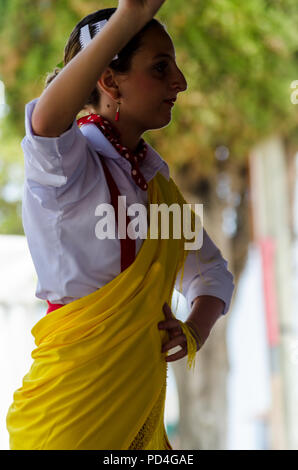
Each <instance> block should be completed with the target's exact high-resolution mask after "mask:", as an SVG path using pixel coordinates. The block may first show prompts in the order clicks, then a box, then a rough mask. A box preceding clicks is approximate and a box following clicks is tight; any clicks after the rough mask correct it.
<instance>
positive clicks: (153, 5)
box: [117, 0, 166, 22]
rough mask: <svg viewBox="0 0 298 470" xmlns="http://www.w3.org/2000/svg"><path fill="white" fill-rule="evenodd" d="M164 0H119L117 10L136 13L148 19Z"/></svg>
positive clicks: (139, 16)
mask: <svg viewBox="0 0 298 470" xmlns="http://www.w3.org/2000/svg"><path fill="white" fill-rule="evenodd" d="M165 1H166V0H119V1H118V8H117V10H121V11H124V10H125V12H126V13H127V12H129V13H133V14H137V17H138V18H139V19H140V18H143V19H145V21H146V22H148V21H150V20H151V19H152V18H153V17H154V15H155V14H156V12H157V11H158V10H159V9H160V7H161V6H162V4H163V3H165Z"/></svg>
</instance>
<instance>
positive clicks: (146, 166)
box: [80, 124, 170, 181]
mask: <svg viewBox="0 0 298 470" xmlns="http://www.w3.org/2000/svg"><path fill="white" fill-rule="evenodd" d="M80 131H81V132H82V134H83V135H84V136H85V137H86V139H87V140H88V142H89V143H90V144H91V146H92V147H93V149H94V150H96V151H97V152H99V153H100V154H101V155H103V156H104V157H105V158H111V159H112V160H117V163H118V164H119V165H120V166H121V167H122V168H124V169H125V170H127V171H129V172H130V169H131V165H130V163H129V162H127V161H126V160H125V159H124V158H123V157H122V156H121V155H120V154H119V153H118V152H117V150H116V149H115V147H114V146H113V145H112V144H111V142H110V141H109V140H108V139H107V138H106V137H105V136H104V135H103V133H102V132H101V131H100V130H99V129H98V128H97V126H96V125H94V124H83V125H82V126H81V127H80ZM146 145H147V147H148V149H147V155H146V158H145V160H144V161H143V162H142V163H141V164H140V170H141V171H142V174H143V175H144V177H145V179H146V181H150V180H151V179H152V178H153V177H154V176H155V175H156V173H157V172H160V173H161V174H162V175H163V176H164V177H165V178H166V179H167V180H168V181H169V179H170V171H169V167H168V164H167V163H166V162H165V161H164V160H163V159H162V158H161V156H160V155H159V154H158V153H157V152H156V151H155V150H154V148H153V147H151V145H149V144H148V143H147V142H146Z"/></svg>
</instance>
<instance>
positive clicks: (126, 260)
mask: <svg viewBox="0 0 298 470" xmlns="http://www.w3.org/2000/svg"><path fill="white" fill-rule="evenodd" d="M98 155H99V157H100V159H101V163H102V167H103V170H104V172H105V176H106V180H107V183H108V187H109V190H110V194H111V203H112V205H113V207H114V211H115V218H116V222H118V196H121V194H120V191H119V189H118V187H117V185H116V183H115V181H114V179H113V177H112V175H111V173H110V171H109V169H108V167H107V165H106V164H105V162H104V159H103V158H102V156H101V155H100V154H98ZM129 222H130V219H129V217H128V215H127V212H126V237H125V238H120V250H121V272H122V271H124V270H125V269H126V268H128V267H129V266H130V265H131V264H132V263H133V262H134V259H135V255H136V241H135V240H133V239H131V238H129V237H127V227H128V224H129ZM47 303H48V305H49V308H48V310H47V312H46V314H48V313H50V312H53V311H54V310H57V308H60V307H63V304H52V303H51V302H50V301H49V300H47Z"/></svg>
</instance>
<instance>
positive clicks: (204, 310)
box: [7, 0, 233, 450]
mask: <svg viewBox="0 0 298 470" xmlns="http://www.w3.org/2000/svg"><path fill="white" fill-rule="evenodd" d="M163 3H164V1H162V0H147V1H146V0H144V1H141V0H119V2H118V8H117V9H115V8H111V9H105V10H99V11H97V12H95V13H93V14H91V15H88V16H87V17H86V18H84V19H83V20H81V21H80V22H79V23H78V25H77V26H76V27H75V28H74V30H73V32H72V33H71V36H70V38H69V41H68V43H67V45H66V48H65V54H64V68H63V69H62V71H61V72H60V73H59V74H55V75H54V77H51V78H50V79H49V81H48V86H47V87H46V89H45V90H44V92H43V93H42V95H41V96H40V98H39V99H35V100H33V101H32V102H30V103H29V104H28V105H27V106H26V137H25V138H24V140H23V142H22V146H23V150H24V155H25V175H26V181H25V190H24V200H23V224H24V230H25V233H26V236H27V240H28V245H29V249H30V251H31V255H32V259H33V262H34V264H35V268H36V271H37V274H38V286H37V291H36V295H37V297H39V298H41V299H44V300H47V302H48V311H47V313H48V314H47V315H45V317H44V318H42V319H41V320H40V321H39V322H38V323H37V324H36V325H35V326H34V328H33V329H32V333H33V336H34V338H35V343H36V346H37V348H36V349H35V350H34V351H33V353H32V358H33V359H34V361H33V364H32V367H31V369H30V371H29V372H28V374H27V375H26V376H25V377H24V379H23V385H22V387H21V388H20V389H18V390H17V391H16V392H15V394H14V401H13V403H12V405H11V407H10V409H9V411H8V415H7V427H8V431H9V434H10V446H11V449H94V450H96V449H155V450H162V449H171V445H170V443H169V441H168V438H167V435H166V432H165V428H164V404H165V393H166V371H167V363H168V362H170V361H175V360H178V359H180V358H182V357H184V356H186V355H188V358H189V360H190V362H189V365H190V364H191V362H192V360H193V358H194V355H195V353H196V351H197V350H198V349H199V348H200V347H202V345H203V344H204V342H205V341H206V339H207V337H208V335H209V333H210V331H211V328H212V327H213V325H214V323H215V322H216V320H217V319H218V318H219V317H220V316H221V315H222V314H225V313H226V312H227V311H228V308H229V305H230V300H231V296H232V292H233V276H232V274H231V273H230V272H229V271H228V269H227V262H226V261H225V260H224V259H223V258H222V255H221V253H220V251H219V249H218V248H217V247H216V246H215V245H214V243H213V242H212V241H211V240H210V238H209V237H208V235H207V233H206V232H205V231H204V232H203V234H204V237H203V245H202V247H201V249H200V250H192V251H187V250H185V244H184V243H185V239H184V237H183V236H182V237H180V239H178V238H175V237H173V236H172V237H169V238H168V239H164V238H162V237H160V236H159V237H158V238H157V239H154V238H153V237H152V238H151V237H150V236H147V238H146V239H141V238H136V239H134V238H133V237H129V236H124V237H121V236H119V237H117V236H116V238H114V239H113V238H111V237H110V238H105V239H101V237H98V233H97V231H96V225H97V222H98V220H99V219H98V212H97V210H98V209H97V208H98V206H99V205H100V204H104V203H106V204H110V205H112V206H113V207H114V210H115V216H116V220H118V223H119V219H117V215H119V214H118V207H117V200H119V199H118V197H119V196H120V195H121V196H123V195H124V196H126V199H127V206H130V205H131V204H134V203H139V204H143V206H144V207H146V208H147V207H149V204H162V203H163V204H166V205H167V206H169V205H171V204H173V203H178V204H179V205H180V207H181V208H182V206H183V204H186V201H185V200H184V199H183V197H182V195H181V193H180V192H179V190H178V188H177V187H176V185H175V184H174V182H173V180H172V178H170V175H169V168H168V165H167V164H166V162H165V161H164V160H163V159H162V158H161V157H160V156H159V155H158V153H157V152H156V151H155V150H154V149H153V148H152V147H151V146H150V145H149V144H147V143H146V142H145V141H144V140H143V139H142V137H141V136H142V134H143V133H144V132H145V131H147V130H149V129H160V128H162V127H165V126H166V125H167V124H169V122H170V120H171V109H172V106H173V104H174V101H175V100H176V98H177V95H178V93H181V92H183V91H185V90H186V88H187V83H186V80H185V77H184V75H183V73H182V72H181V70H180V69H179V68H178V66H177V64H176V59H175V50H174V46H173V43H172V40H171V38H170V36H169V34H168V33H167V32H166V30H165V28H164V27H163V25H162V24H161V23H159V22H158V21H157V20H156V19H154V18H153V17H154V15H155V13H156V12H157V11H158V9H159V8H160V7H161V5H162V4H163ZM56 75H57V76H56ZM53 78H55V79H53ZM82 110H85V111H87V113H89V114H88V115H87V116H86V117H83V118H81V119H80V120H78V122H77V121H76V118H77V115H78V113H79V112H80V111H82ZM191 218H192V227H195V222H196V220H195V214H194V212H192V213H191ZM112 219H113V217H112ZM114 220H115V218H114ZM129 222H130V219H129V217H128V216H125V217H124V224H125V227H126V228H128V225H129ZM152 228H154V227H152V221H151V224H150V220H149V228H148V234H150V233H151V230H152ZM172 228H173V227H172ZM201 230H203V229H201ZM170 233H171V232H170ZM148 234H147V235H148ZM143 238H145V237H143ZM175 286H176V287H177V288H178V289H179V290H180V291H181V292H182V293H183V294H184V295H185V296H186V298H187V302H188V306H189V310H190V313H189V316H188V319H187V321H186V322H185V323H184V322H181V321H179V320H177V319H176V318H175V316H174V314H173V312H172V311H171V308H170V305H171V299H172V293H173V289H174V287H175ZM176 346H179V347H180V349H179V351H178V352H175V353H174V354H171V355H167V353H168V351H169V350H170V349H172V348H173V347H176Z"/></svg>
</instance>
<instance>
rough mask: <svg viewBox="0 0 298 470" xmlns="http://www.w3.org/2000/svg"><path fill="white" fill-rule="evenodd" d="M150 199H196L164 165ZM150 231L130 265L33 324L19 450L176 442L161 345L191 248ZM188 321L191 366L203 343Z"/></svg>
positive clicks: (14, 431) (17, 400)
mask: <svg viewBox="0 0 298 470" xmlns="http://www.w3.org/2000/svg"><path fill="white" fill-rule="evenodd" d="M149 201H150V203H155V204H161V203H166V204H168V205H171V204H172V203H177V202H178V203H179V204H185V203H186V201H185V200H184V199H183V197H182V195H181V194H180V192H179V190H178V188H177V187H176V185H175V183H174V182H173V180H172V179H171V180H170V182H167V181H166V180H165V178H164V177H163V176H162V175H161V174H159V173H158V174H157V175H156V176H155V178H154V179H153V180H151V181H150V183H149ZM192 215H193V213H192ZM149 233H150V225H149V229H148V236H147V239H146V240H144V242H143V244H142V247H141V249H140V251H139V253H138V255H137V257H136V259H135V261H134V262H133V263H132V264H131V265H130V266H129V267H128V268H127V269H126V270H125V271H123V272H122V273H120V274H119V275H118V276H117V277H116V278H115V279H113V280H112V281H111V282H109V283H108V284H106V285H105V286H103V287H101V288H100V289H98V290H97V291H95V292H93V293H92V294H89V295H87V296H85V297H83V298H81V299H78V300H75V301H74V302H72V303H70V304H67V305H65V306H63V307H61V308H59V309H57V310H55V311H53V312H51V313H50V314H49V315H47V316H45V317H43V318H42V319H41V320H40V321H39V322H38V323H37V324H36V325H35V326H34V327H33V329H32V334H33V336H34V338H35V344H36V346H37V348H36V349H34V351H33V352H32V358H33V359H34V361H33V364H32V366H31V369H30V371H29V372H28V373H27V375H26V376H25V377H24V378H23V385H22V387H21V388H19V389H18V390H17V391H16V392H15V393H14V401H13V403H12V405H11V406H10V408H9V411H8V415H7V429H8V431H9V435H10V448H11V449H25V450H33V449H40V450H43V449H47V450H50V449H65V450H67V449H71V450H74V449H85V450H88V449H89V450H90V449H91V450H99V449H105V450H121V449H154V450H162V449H171V445H170V443H169V441H168V438H167V435H166V431H165V427H164V405H165V395H166V373H167V362H166V361H165V356H166V354H162V353H161V347H162V344H163V343H164V342H165V341H166V339H167V333H166V332H165V331H162V330H159V329H158V327H157V325H158V323H159V322H160V321H162V320H164V315H163V311H162V306H163V304H164V303H165V302H167V303H168V304H169V305H171V299H172V293H173V289H174V285H175V280H176V276H177V273H178V271H179V269H180V268H181V267H183V265H184V261H185V258H186V256H187V252H186V251H184V242H185V240H184V239H183V237H182V238H181V239H173V238H170V239H167V240H165V239H161V238H158V239H150V235H149ZM171 233H173V232H171V231H170V234H171ZM181 282H182V278H181ZM182 326H183V330H184V332H185V334H186V335H187V343H188V357H189V366H191V363H192V362H193V360H194V357H195V352H196V343H195V340H194V338H193V336H192V335H191V334H190V332H189V330H188V328H187V326H186V324H182Z"/></svg>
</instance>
